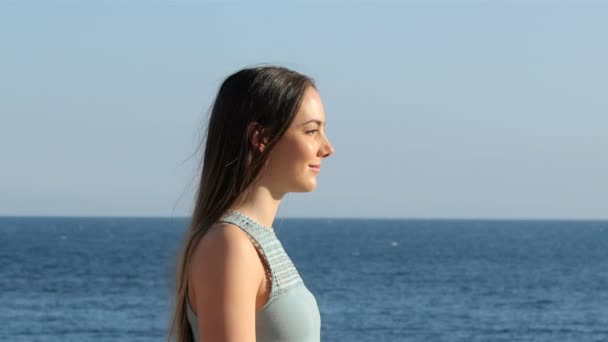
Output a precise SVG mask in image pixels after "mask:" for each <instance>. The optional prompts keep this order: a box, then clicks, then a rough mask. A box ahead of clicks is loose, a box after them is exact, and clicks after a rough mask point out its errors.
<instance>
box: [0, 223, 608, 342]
mask: <svg viewBox="0 0 608 342" xmlns="http://www.w3.org/2000/svg"><path fill="white" fill-rule="evenodd" d="M186 223H187V222H186V220H185V219H177V218H167V219H158V218H78V217H74V218H21V217H3V218H2V217H0V322H1V323H0V341H15V342H19V341H48V342H58V341H163V338H164V336H165V332H166V329H167V325H168V318H169V309H170V304H169V303H170V295H171V293H170V283H171V281H172V267H173V265H174V260H175V255H176V251H177V248H178V245H179V243H180V241H181V239H182V234H183V232H184V230H185V228H186ZM274 228H275V231H276V234H277V236H278V237H279V239H280V240H281V241H282V243H283V245H284V247H285V249H286V251H287V253H288V254H289V255H290V257H291V258H292V260H293V261H294V263H295V265H296V267H297V268H298V270H299V272H300V275H301V276H302V278H303V280H304V282H305V283H306V285H307V287H308V288H309V289H310V290H311V292H313V294H314V295H315V296H316V298H317V302H318V304H319V308H320V311H321V320H322V322H321V325H322V332H321V333H322V340H323V341H373V342H379V341H576V342H581V341H608V222H592V221H578V222H577V221H491V220H488V221H479V220H348V219H331V220H328V219H281V218H279V219H277V220H276V221H275V224H274Z"/></svg>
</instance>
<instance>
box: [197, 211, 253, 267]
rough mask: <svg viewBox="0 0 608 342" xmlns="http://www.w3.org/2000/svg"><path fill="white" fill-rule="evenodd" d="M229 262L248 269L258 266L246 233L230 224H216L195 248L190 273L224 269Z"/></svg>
mask: <svg viewBox="0 0 608 342" xmlns="http://www.w3.org/2000/svg"><path fill="white" fill-rule="evenodd" d="M231 261H238V263H239V264H240V265H243V266H247V267H249V268H251V267H254V266H255V265H256V264H259V262H258V256H257V251H256V249H255V247H254V245H253V244H252V243H251V240H250V239H249V237H248V235H247V233H245V232H244V231H243V230H242V229H241V228H239V227H237V226H235V225H233V224H230V223H216V224H214V225H213V226H211V227H210V228H209V231H208V232H207V233H206V234H205V235H204V236H203V238H202V239H201V241H200V242H199V243H198V245H197V246H196V248H195V250H194V253H193V255H192V259H191V265H190V271H192V272H193V273H199V272H198V271H200V270H205V269H209V268H214V267H215V266H217V267H224V266H226V265H227V264H229V263H230V262H231Z"/></svg>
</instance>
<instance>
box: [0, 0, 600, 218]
mask: <svg viewBox="0 0 608 342" xmlns="http://www.w3.org/2000/svg"><path fill="white" fill-rule="evenodd" d="M607 10H608V5H605V4H604V3H602V2H590V1H588V2H584V1H583V2H579V1H576V2H575V1H568V2H538V1H537V2H534V1H531V2H523V1H462V2H457V1H454V2H447V1H429V2H423V1H415V2H413V1H410V2H407V1H405V2H395V1H392V2H386V1H377V2H376V1H374V2H371V1H370V2H365V1H358V2H350V1H330V2H318V1H317V2H289V3H284V2H270V1H262V2H256V3H255V5H253V4H251V3H249V2H239V1H230V2H220V1H213V2H209V1H208V2H194V1H156V2H151V1H130V2H121V1H104V2H101V1H97V2H77V1H63V2H62V1H55V2H53V3H52V4H50V2H33V1H3V2H1V3H0V42H2V45H0V46H1V49H2V50H1V52H2V57H1V58H0V75H2V77H0V92H1V94H2V95H1V97H2V100H1V101H0V215H87V216H88V215H95V216H106V215H112V216H184V215H188V214H189V212H190V208H191V206H192V200H193V194H194V189H195V185H196V182H195V179H196V175H197V174H196V173H197V170H196V167H197V163H198V158H199V157H200V156H198V155H194V156H193V153H195V152H196V147H197V144H198V142H199V140H200V139H201V133H202V129H203V125H204V123H205V120H206V115H207V110H208V108H209V106H210V104H211V100H212V99H213V96H214V95H215V92H216V90H217V87H218V86H219V84H220V82H221V81H222V80H223V78H224V77H226V76H227V75H228V74H230V73H232V72H234V71H236V70H238V69H240V68H242V67H245V66H250V65H255V64H258V63H273V64H280V65H283V66H287V67H290V68H293V69H296V70H298V71H301V72H303V73H307V74H309V75H310V76H312V77H314V78H315V79H316V81H317V83H318V86H319V90H320V92H321V95H322V97H323V100H324V103H325V110H326V119H327V134H328V136H329V137H330V139H331V140H332V143H333V144H334V146H335V148H336V154H335V155H334V156H333V157H332V158H329V159H328V160H327V161H326V163H325V165H324V169H323V172H322V174H321V175H320V176H319V186H318V188H317V190H315V191H314V192H312V193H305V194H303V193H297V194H290V195H288V196H287V197H286V198H285V199H284V201H283V203H282V205H281V208H280V210H279V216H284V217H311V216H313V217H390V218H397V217H402V218H567V219H602V218H603V219H606V218H608V176H606V175H608V153H606V150H607V148H608V96H606V91H607V89H608V62H607V61H608V44H607V43H606V37H608V22H607V21H606V20H605V14H606V13H608V12H607Z"/></svg>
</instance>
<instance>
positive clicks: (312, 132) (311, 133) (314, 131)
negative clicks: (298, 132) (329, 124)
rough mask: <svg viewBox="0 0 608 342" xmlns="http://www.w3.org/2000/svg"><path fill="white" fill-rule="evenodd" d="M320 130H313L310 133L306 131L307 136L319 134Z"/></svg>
mask: <svg viewBox="0 0 608 342" xmlns="http://www.w3.org/2000/svg"><path fill="white" fill-rule="evenodd" d="M318 131H319V130H318V129H311V130H310V131H306V134H308V135H313V134H314V133H316V132H318Z"/></svg>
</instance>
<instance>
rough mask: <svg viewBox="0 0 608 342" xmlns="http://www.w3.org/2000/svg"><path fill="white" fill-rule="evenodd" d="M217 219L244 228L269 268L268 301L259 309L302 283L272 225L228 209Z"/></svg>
mask: <svg viewBox="0 0 608 342" xmlns="http://www.w3.org/2000/svg"><path fill="white" fill-rule="evenodd" d="M219 221H220V222H226V223H231V224H234V225H235V226H237V227H239V228H241V229H242V230H244V231H245V232H246V233H247V234H248V235H249V236H250V240H252V243H253V244H254V245H255V247H256V248H257V249H258V250H259V251H260V252H261V254H262V255H263V257H264V259H265V260H266V263H267V265H268V268H269V270H266V272H267V274H268V273H269V275H270V278H271V280H272V281H271V288H270V295H269V297H268V302H267V303H266V304H265V305H264V306H263V307H262V308H260V310H264V309H265V308H266V307H267V306H268V305H269V304H270V303H272V302H273V301H274V300H275V299H277V298H278V297H279V296H280V295H282V294H283V293H285V292H287V290H289V289H290V288H292V287H294V286H296V285H299V284H303V283H304V282H303V281H302V278H301V277H300V274H299V273H298V270H297V269H296V267H295V266H294V264H293V262H292V261H291V258H289V256H288V255H287V253H286V252H285V249H284V248H283V245H282V244H281V242H280V241H279V239H278V238H277V236H276V235H275V232H274V230H273V229H272V227H266V226H263V225H262V224H260V223H259V222H256V221H255V220H253V219H252V218H251V217H248V216H246V215H245V214H243V213H241V212H238V211H236V210H229V211H228V212H227V214H226V215H224V216H223V217H222V218H220V220H219ZM264 268H266V267H264Z"/></svg>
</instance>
